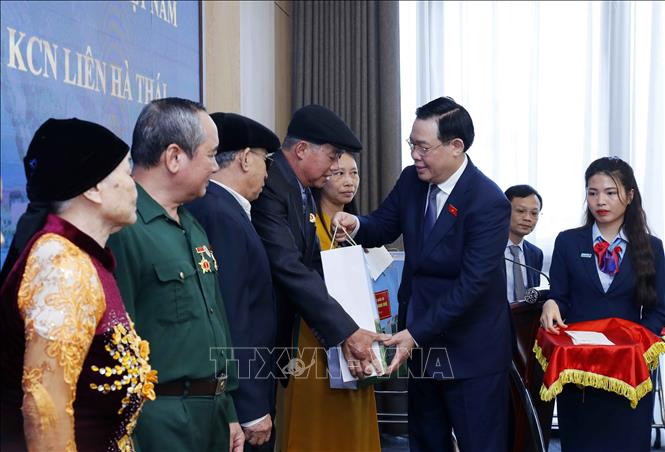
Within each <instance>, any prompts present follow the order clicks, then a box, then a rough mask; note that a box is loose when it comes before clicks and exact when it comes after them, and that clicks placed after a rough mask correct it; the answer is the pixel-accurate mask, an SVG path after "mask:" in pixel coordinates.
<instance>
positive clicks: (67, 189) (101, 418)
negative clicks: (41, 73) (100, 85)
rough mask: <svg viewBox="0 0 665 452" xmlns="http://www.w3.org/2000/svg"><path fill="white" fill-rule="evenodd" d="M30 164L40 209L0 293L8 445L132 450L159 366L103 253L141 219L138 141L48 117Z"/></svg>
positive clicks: (21, 238) (29, 218) (26, 226)
mask: <svg viewBox="0 0 665 452" xmlns="http://www.w3.org/2000/svg"><path fill="white" fill-rule="evenodd" d="M24 163H25V170H26V178H27V189H26V191H27V194H28V198H29V199H30V202H31V203H33V205H32V206H31V208H29V212H30V213H29V214H28V215H26V216H24V218H23V221H21V222H19V227H18V228H17V229H19V230H20V234H18V235H17V237H15V241H14V243H13V246H12V250H13V252H10V255H9V256H8V262H6V270H7V272H5V271H3V281H2V287H1V289H0V296H1V298H0V299H1V302H0V330H1V331H2V335H3V339H4V343H3V346H2V348H1V350H2V351H1V352H0V375H1V376H0V379H1V382H2V388H3V389H2V439H1V445H2V449H3V450H24V449H26V448H27V449H29V450H40V451H42V450H54V451H72V450H79V451H82V450H116V451H117V450H122V451H127V450H133V445H132V442H131V438H130V435H131V433H132V430H133V428H134V424H135V423H136V418H137V417H138V413H139V411H140V408H141V405H142V404H143V402H144V401H145V400H146V399H154V397H155V395H154V389H153V386H154V383H155V382H156V371H154V370H151V368H150V365H149V363H148V354H149V346H148V343H147V342H146V341H142V340H141V338H140V337H138V335H137V334H136V332H135V331H134V327H133V324H132V322H131V320H130V319H129V317H128V315H127V313H126V311H125V307H124V305H123V303H122V299H121V298H120V293H119V291H118V287H117V285H116V283H115V279H114V278H113V273H112V271H113V268H114V265H115V260H114V258H113V255H112V254H111V253H110V251H109V250H108V249H107V248H105V244H106V240H107V238H108V236H109V235H110V234H111V233H112V232H115V231H117V230H119V229H120V228H122V227H123V226H125V225H128V224H131V223H134V221H136V188H135V185H134V182H133V180H132V178H131V176H130V161H129V154H128V146H127V145H126V144H125V143H124V142H123V141H122V140H121V139H120V138H118V137H116V136H115V135H114V134H113V133H112V132H110V131H109V130H107V129H106V128H104V127H102V126H100V125H97V124H94V123H91V122H87V121H81V120H78V119H67V120H56V119H49V120H48V121H46V122H45V123H44V124H42V126H41V127H40V128H39V129H38V130H37V132H36V133H35V136H34V138H33V140H32V142H31V143H30V147H29V148H28V152H27V155H26V157H25V159H24ZM35 203H37V204H39V205H40V206H41V207H39V208H37V209H35V208H34V205H35ZM20 242H23V243H20ZM26 242H27V243H26ZM5 274H7V277H6V279H5V278H4V275H5Z"/></svg>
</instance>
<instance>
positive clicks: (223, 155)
mask: <svg viewBox="0 0 665 452" xmlns="http://www.w3.org/2000/svg"><path fill="white" fill-rule="evenodd" d="M238 152H242V151H230V152H218V153H217V155H215V160H217V165H218V166H219V169H222V168H226V167H227V166H229V165H230V164H231V162H232V161H233V159H235V158H236V155H238Z"/></svg>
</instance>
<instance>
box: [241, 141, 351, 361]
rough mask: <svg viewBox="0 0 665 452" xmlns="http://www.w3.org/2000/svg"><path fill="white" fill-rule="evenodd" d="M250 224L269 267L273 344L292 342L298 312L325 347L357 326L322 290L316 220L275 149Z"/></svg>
mask: <svg viewBox="0 0 665 452" xmlns="http://www.w3.org/2000/svg"><path fill="white" fill-rule="evenodd" d="M252 223H253V224H254V227H255V228H256V230H257V232H258V233H259V235H260V236H261V239H262V240H263V244H264V246H265V249H266V251H267V253H268V259H269V260H270V266H271V269H272V278H273V282H274V285H275V293H276V295H277V312H278V318H279V321H278V325H277V345H278V346H282V347H290V346H291V338H292V335H293V327H294V319H295V316H296V315H299V316H301V317H302V318H304V319H305V321H306V322H307V324H308V325H309V326H310V327H311V328H312V330H313V332H314V334H315V335H316V337H317V339H318V340H319V341H320V342H321V344H322V345H323V346H324V347H326V348H329V347H331V346H334V345H338V344H340V343H341V342H343V341H344V340H345V339H346V338H347V337H349V336H350V335H351V334H353V332H354V331H355V330H357V329H358V326H357V325H356V323H355V322H354V321H353V319H351V317H349V315H348V314H347V313H346V312H345V311H344V309H343V308H342V307H341V306H340V305H339V303H337V301H335V299H334V298H332V297H331V296H330V295H328V291H327V290H326V285H325V283H324V281H323V276H322V275H323V270H322V267H321V252H320V249H319V243H318V241H317V240H316V225H315V223H311V222H309V221H308V220H307V221H306V219H305V212H304V210H303V203H302V195H301V192H300V187H299V185H298V180H297V178H296V175H295V173H294V172H293V170H292V169H291V167H290V165H289V163H288V161H287V160H286V158H285V157H284V155H283V153H282V152H278V153H276V155H275V160H274V163H273V165H272V166H271V167H270V172H269V173H268V180H267V181H266V185H265V187H264V188H263V192H262V193H261V196H259V198H258V199H257V200H256V201H254V203H253V205H252ZM280 364H281V363H280Z"/></svg>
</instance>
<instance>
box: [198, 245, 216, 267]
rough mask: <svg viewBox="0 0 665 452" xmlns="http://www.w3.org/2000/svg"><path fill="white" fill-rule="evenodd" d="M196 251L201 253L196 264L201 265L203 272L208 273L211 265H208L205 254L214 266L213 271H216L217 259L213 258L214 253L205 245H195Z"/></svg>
mask: <svg viewBox="0 0 665 452" xmlns="http://www.w3.org/2000/svg"><path fill="white" fill-rule="evenodd" d="M196 252H197V253H199V255H201V260H200V261H199V264H198V265H199V266H200V267H201V270H202V271H203V273H208V272H211V271H212V267H211V266H210V261H209V260H208V259H206V256H208V257H209V258H210V259H212V262H213V265H214V266H215V271H217V259H215V255H214V254H212V251H210V250H209V249H208V247H207V246H205V245H203V246H197V247H196Z"/></svg>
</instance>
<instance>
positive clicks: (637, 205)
mask: <svg viewBox="0 0 665 452" xmlns="http://www.w3.org/2000/svg"><path fill="white" fill-rule="evenodd" d="M596 174H605V175H607V176H609V177H611V178H612V180H613V181H614V183H615V184H616V185H617V188H619V186H620V185H621V186H623V188H624V190H625V192H626V194H628V192H630V191H631V190H632V191H633V199H632V200H631V201H630V202H629V203H628V205H627V206H626V212H625V213H624V218H623V225H622V226H623V229H624V232H625V233H626V236H627V238H628V247H630V261H631V263H632V264H633V267H634V268H635V279H636V281H635V304H636V305H637V306H644V307H645V308H649V307H652V306H654V305H655V304H656V302H657V299H658V294H657V293H656V267H655V264H654V261H655V259H654V254H653V249H652V248H651V243H650V241H649V227H648V226H647V218H646V214H645V213H644V209H642V196H641V195H640V190H639V188H637V181H636V180H635V175H634V174H633V169H632V168H631V167H630V165H629V164H628V163H626V162H624V161H623V160H621V159H620V158H618V157H602V158H599V159H598V160H594V161H593V162H591V165H589V167H588V168H587V169H586V171H585V172H584V182H585V186H586V187H588V186H589V179H591V177H593V176H594V175H596ZM595 221H596V220H595V218H594V217H593V214H592V213H591V210H590V209H589V208H588V206H587V211H586V225H587V226H591V225H593V223H594V222H595Z"/></svg>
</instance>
